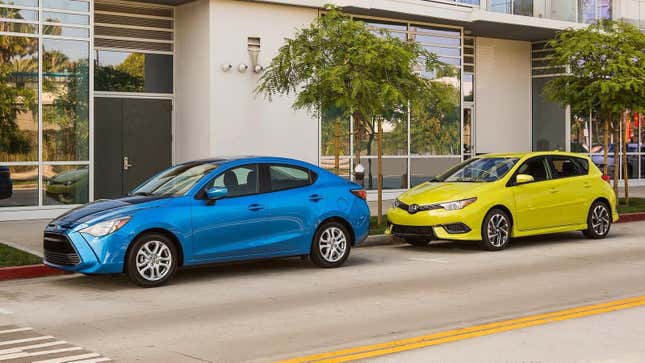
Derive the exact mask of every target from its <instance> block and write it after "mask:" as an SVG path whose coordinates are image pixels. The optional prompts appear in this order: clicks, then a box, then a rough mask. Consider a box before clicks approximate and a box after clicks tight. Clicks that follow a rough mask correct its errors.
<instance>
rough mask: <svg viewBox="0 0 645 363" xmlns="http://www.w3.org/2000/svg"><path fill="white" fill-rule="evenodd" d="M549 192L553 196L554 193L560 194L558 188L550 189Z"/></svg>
mask: <svg viewBox="0 0 645 363" xmlns="http://www.w3.org/2000/svg"><path fill="white" fill-rule="evenodd" d="M549 192H550V193H551V194H553V193H557V192H558V189H556V188H551V189H549Z"/></svg>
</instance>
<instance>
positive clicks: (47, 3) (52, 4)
mask: <svg viewBox="0 0 645 363" xmlns="http://www.w3.org/2000/svg"><path fill="white" fill-rule="evenodd" d="M43 7H44V8H46V9H61V10H72V11H90V3H89V2H87V1H75V0H43Z"/></svg>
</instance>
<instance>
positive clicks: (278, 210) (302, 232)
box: [263, 163, 326, 252]
mask: <svg viewBox="0 0 645 363" xmlns="http://www.w3.org/2000/svg"><path fill="white" fill-rule="evenodd" d="M263 172H264V174H265V175H266V180H267V183H268V186H269V195H271V199H272V201H273V203H272V207H271V228H270V230H271V237H270V242H269V243H270V245H271V246H272V248H274V249H276V250H282V251H298V252H305V251H308V250H309V247H310V244H311V238H312V237H311V236H312V235H313V231H314V228H315V225H316V216H317V215H318V212H319V211H320V210H322V209H323V208H322V207H323V206H324V205H325V202H326V200H325V198H326V195H325V193H324V192H322V191H320V190H317V189H316V188H315V187H314V186H313V185H312V184H313V182H314V181H315V178H316V175H315V173H313V172H312V171H311V170H309V169H307V168H305V167H301V166H297V165H291V164H276V163H272V164H264V165H263Z"/></svg>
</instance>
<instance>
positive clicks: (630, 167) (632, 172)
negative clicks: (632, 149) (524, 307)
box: [621, 154, 638, 179]
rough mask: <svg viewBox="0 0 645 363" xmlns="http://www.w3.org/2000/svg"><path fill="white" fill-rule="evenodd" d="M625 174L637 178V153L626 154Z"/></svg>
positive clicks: (630, 177)
mask: <svg viewBox="0 0 645 363" xmlns="http://www.w3.org/2000/svg"><path fill="white" fill-rule="evenodd" d="M621 175H622V171H621ZM627 176H628V178H629V179H636V178H638V155H629V154H627Z"/></svg>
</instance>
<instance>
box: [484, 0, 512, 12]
mask: <svg viewBox="0 0 645 363" xmlns="http://www.w3.org/2000/svg"><path fill="white" fill-rule="evenodd" d="M512 5H513V2H512V1H511V0H489V2H488V10H489V11H494V12H496V13H505V14H512V11H513V7H512Z"/></svg>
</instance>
